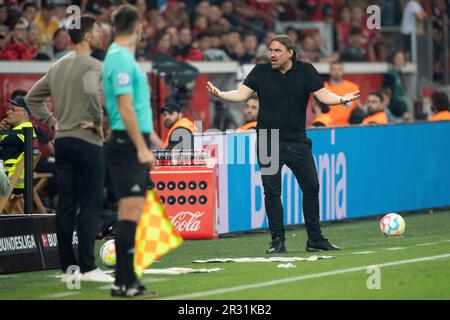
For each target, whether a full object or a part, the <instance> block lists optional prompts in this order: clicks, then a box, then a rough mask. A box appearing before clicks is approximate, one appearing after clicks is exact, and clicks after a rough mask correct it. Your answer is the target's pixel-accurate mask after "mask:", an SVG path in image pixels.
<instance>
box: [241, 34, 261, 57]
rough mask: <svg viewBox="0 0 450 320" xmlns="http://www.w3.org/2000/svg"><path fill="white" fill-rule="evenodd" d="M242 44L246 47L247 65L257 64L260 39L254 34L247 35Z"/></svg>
mask: <svg viewBox="0 0 450 320" xmlns="http://www.w3.org/2000/svg"><path fill="white" fill-rule="evenodd" d="M242 44H243V45H244V50H245V55H244V60H245V61H248V62H247V63H255V61H256V49H257V47H258V38H256V34H255V33H253V32H248V33H245V34H244V36H243V39H242Z"/></svg>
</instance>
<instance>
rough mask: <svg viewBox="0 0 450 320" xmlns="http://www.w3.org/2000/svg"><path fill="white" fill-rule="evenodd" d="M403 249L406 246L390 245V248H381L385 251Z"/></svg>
mask: <svg viewBox="0 0 450 320" xmlns="http://www.w3.org/2000/svg"><path fill="white" fill-rule="evenodd" d="M403 249H406V248H405V247H392V248H385V249H383V250H386V251H397V250H403Z"/></svg>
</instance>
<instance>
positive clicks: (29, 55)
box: [0, 41, 37, 60]
mask: <svg viewBox="0 0 450 320" xmlns="http://www.w3.org/2000/svg"><path fill="white" fill-rule="evenodd" d="M36 53H37V48H36V47H33V48H30V47H29V46H28V45H26V44H25V43H14V42H13V41H10V42H8V43H7V44H6V45H5V48H4V50H3V51H2V52H1V56H0V59H1V60H31V59H33V57H34V56H35V55H36Z"/></svg>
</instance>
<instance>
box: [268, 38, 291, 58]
mask: <svg viewBox="0 0 450 320" xmlns="http://www.w3.org/2000/svg"><path fill="white" fill-rule="evenodd" d="M273 41H277V42H279V43H281V44H282V45H283V46H285V47H286V49H287V50H288V51H289V50H292V51H293V52H294V53H293V54H292V58H291V60H292V62H295V61H296V60H297V49H296V47H295V43H294V41H292V39H291V37H289V36H288V35H286V34H280V35H278V36H276V37H275V38H273V39H272V40H270V43H272V42H273Z"/></svg>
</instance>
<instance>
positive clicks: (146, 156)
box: [137, 148, 156, 168]
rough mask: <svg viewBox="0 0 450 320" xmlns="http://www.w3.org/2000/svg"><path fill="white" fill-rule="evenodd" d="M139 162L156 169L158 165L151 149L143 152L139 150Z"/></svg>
mask: <svg viewBox="0 0 450 320" xmlns="http://www.w3.org/2000/svg"><path fill="white" fill-rule="evenodd" d="M137 156H138V160H139V162H140V163H142V164H149V165H150V167H152V168H153V167H154V166H155V164H156V158H155V155H154V154H153V152H151V151H150V150H149V149H147V148H145V149H142V150H138V153H137Z"/></svg>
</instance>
